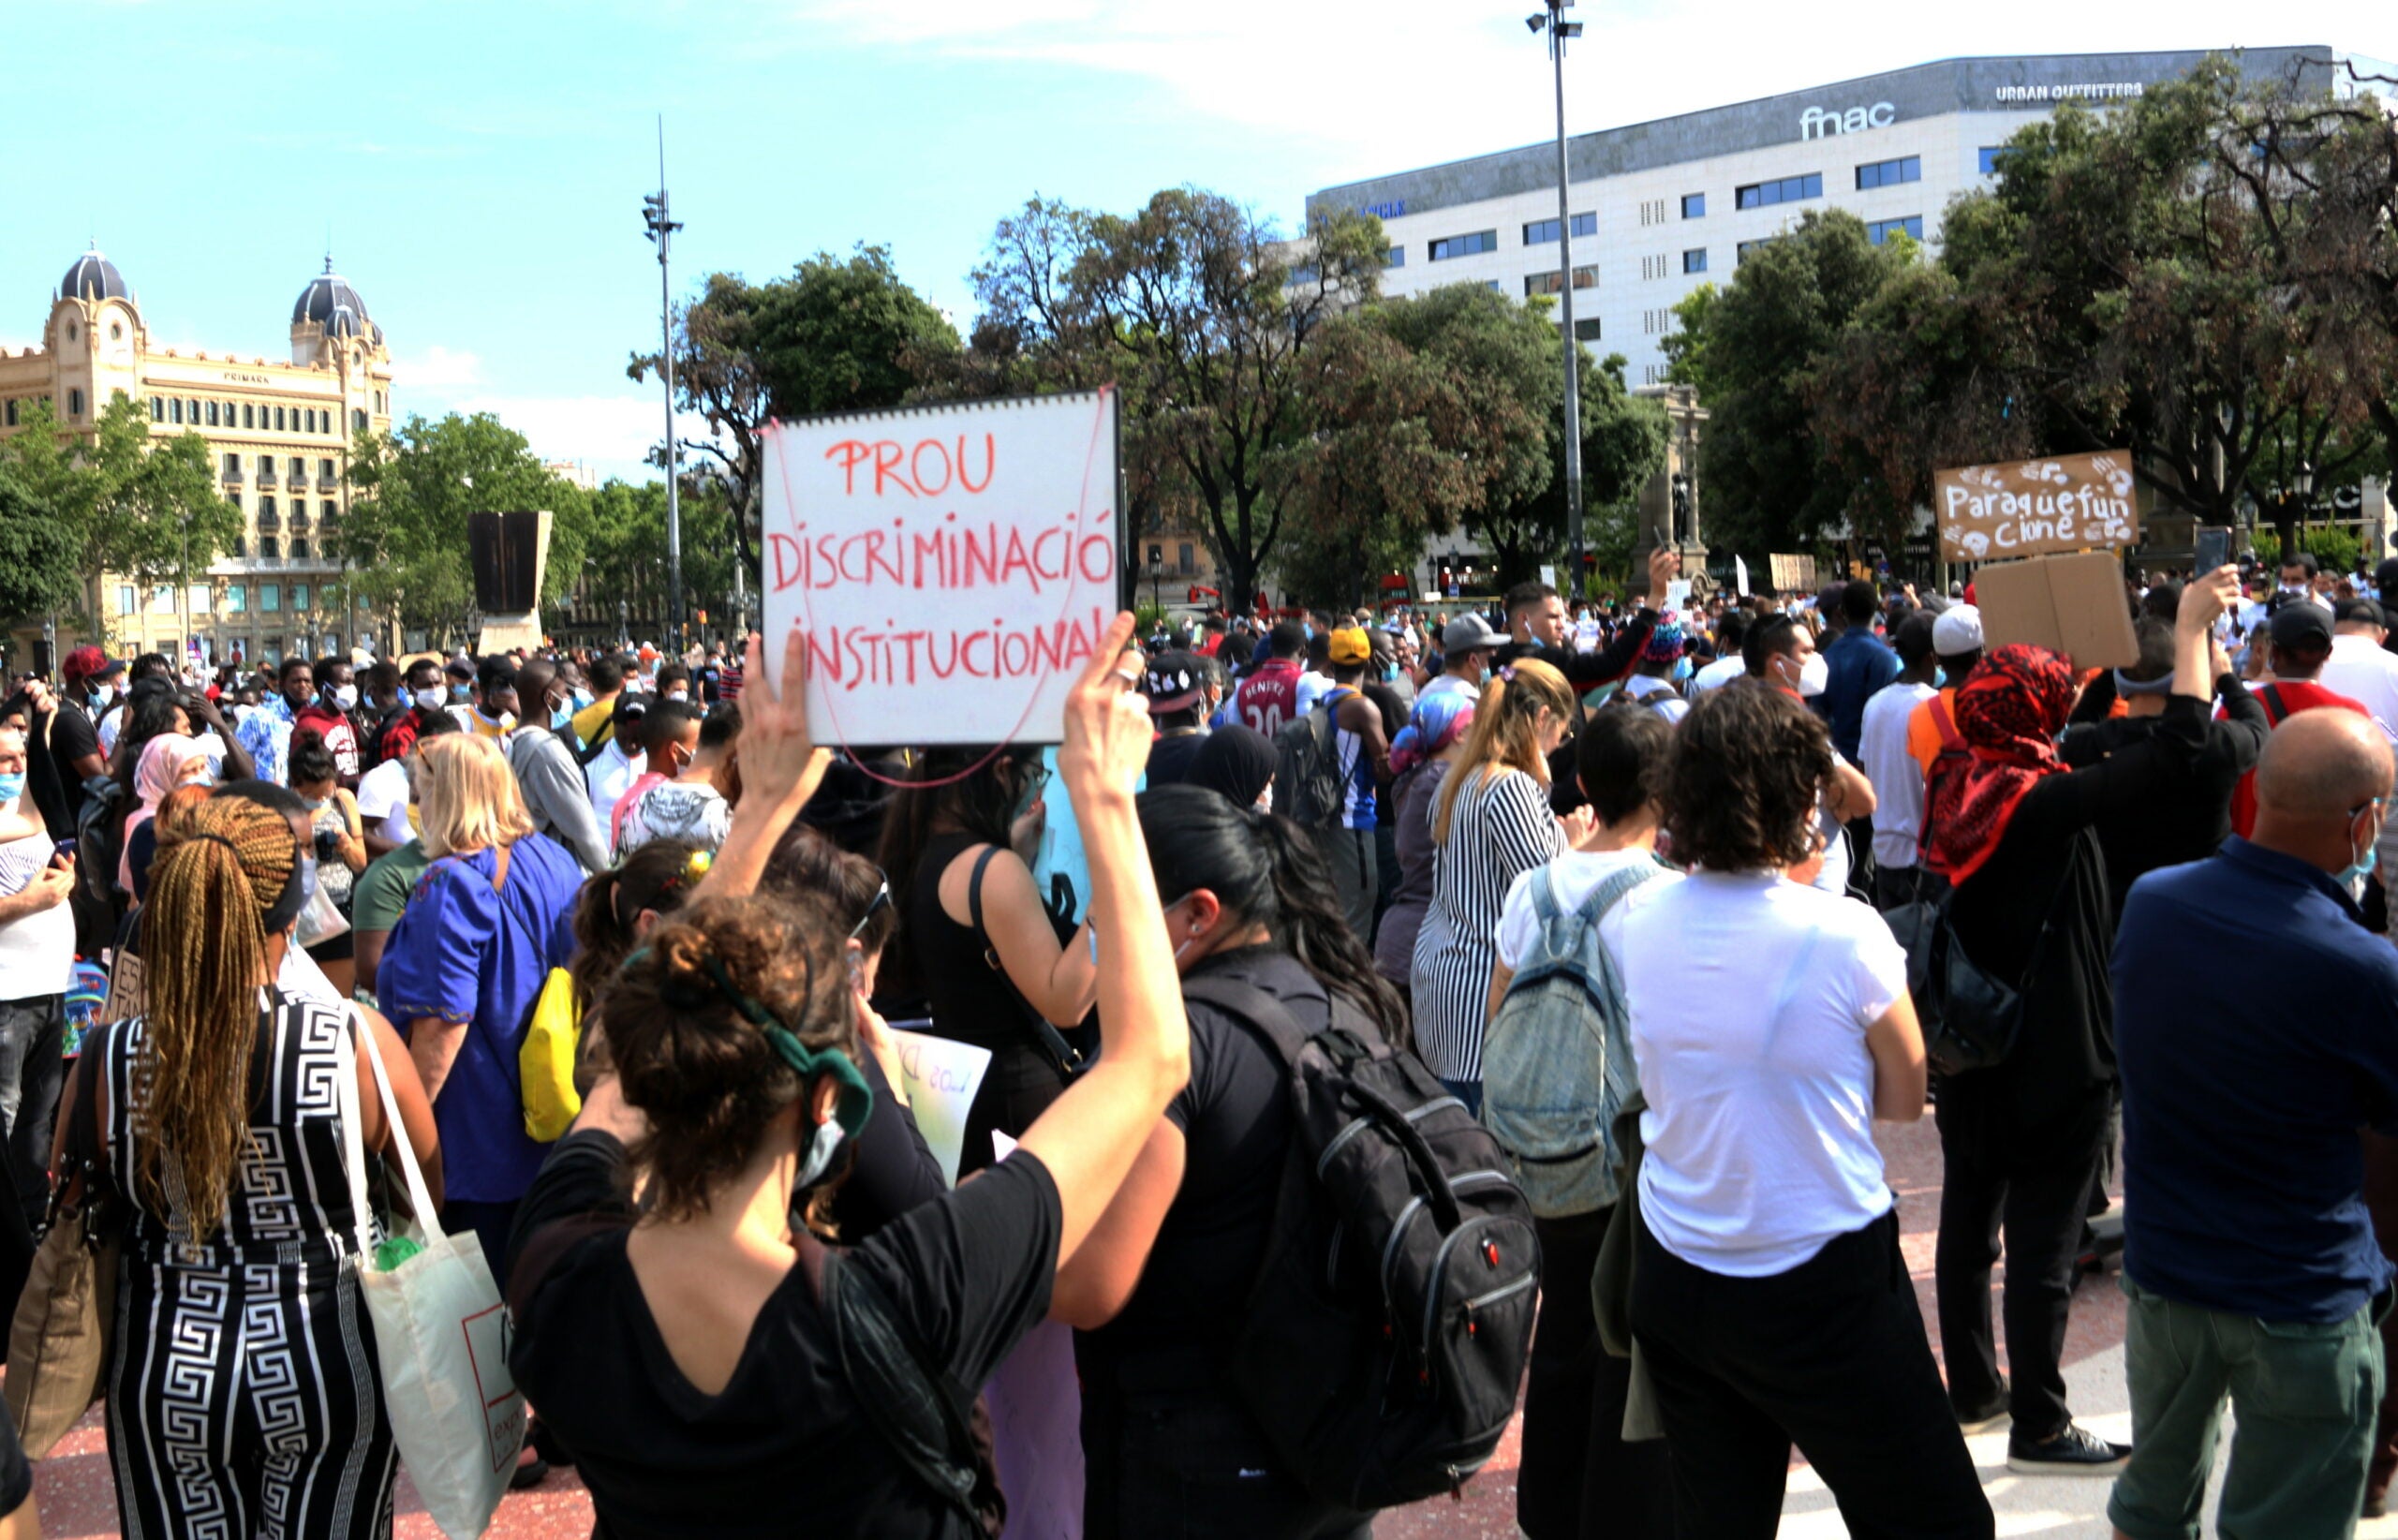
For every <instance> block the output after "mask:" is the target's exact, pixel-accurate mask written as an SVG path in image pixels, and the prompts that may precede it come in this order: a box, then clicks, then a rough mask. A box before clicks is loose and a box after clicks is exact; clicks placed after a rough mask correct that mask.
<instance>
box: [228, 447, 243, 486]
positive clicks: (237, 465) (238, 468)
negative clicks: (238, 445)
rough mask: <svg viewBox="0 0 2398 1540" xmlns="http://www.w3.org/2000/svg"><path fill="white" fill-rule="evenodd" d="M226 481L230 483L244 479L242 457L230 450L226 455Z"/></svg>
mask: <svg viewBox="0 0 2398 1540" xmlns="http://www.w3.org/2000/svg"><path fill="white" fill-rule="evenodd" d="M225 479H226V480H227V481H240V480H241V479H242V457H241V456H240V455H238V454H235V453H233V452H231V451H227V452H226V454H225Z"/></svg>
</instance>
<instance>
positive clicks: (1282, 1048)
mask: <svg viewBox="0 0 2398 1540" xmlns="http://www.w3.org/2000/svg"><path fill="white" fill-rule="evenodd" d="M1182 998H1183V999H1184V1000H1197V1001H1199V1002H1200V1003H1201V1004H1203V1005H1212V1006H1214V1007H1216V1009H1218V1010H1220V1011H1221V1012H1223V1013H1224V1014H1227V1015H1231V1016H1236V1017H1238V1018H1239V1019H1240V1020H1242V1021H1244V1022H1247V1023H1248V1024H1249V1025H1250V1026H1251V1028H1253V1029H1256V1031H1257V1032H1258V1034H1259V1035H1260V1036H1262V1037H1264V1038H1265V1039H1266V1042H1268V1043H1270V1044H1273V1046H1274V1051H1275V1053H1276V1054H1278V1055H1280V1058H1281V1059H1282V1064H1283V1067H1284V1068H1285V1069H1287V1068H1289V1067H1290V1066H1292V1065H1294V1064H1295V1063H1297V1062H1298V1058H1299V1051H1300V1050H1301V1049H1302V1048H1305V1047H1306V1046H1307V1044H1308V1033H1307V1029H1305V1028H1302V1027H1301V1026H1300V1025H1299V1024H1298V1022H1297V1020H1296V1019H1295V1018H1294V1017H1293V1016H1292V1014H1291V1013H1290V1012H1289V1010H1287V1009H1286V1008H1285V1007H1284V1006H1283V1004H1282V1002H1281V1001H1280V1000H1276V999H1275V998H1274V997H1273V996H1272V995H1269V994H1267V993H1266V991H1265V990H1263V989H1260V988H1259V987H1257V985H1253V984H1250V983H1247V982H1245V981H1243V980H1240V979H1234V978H1225V977H1223V976H1221V975H1217V976H1214V977H1207V978H1196V979H1185V980H1183V981H1182Z"/></svg>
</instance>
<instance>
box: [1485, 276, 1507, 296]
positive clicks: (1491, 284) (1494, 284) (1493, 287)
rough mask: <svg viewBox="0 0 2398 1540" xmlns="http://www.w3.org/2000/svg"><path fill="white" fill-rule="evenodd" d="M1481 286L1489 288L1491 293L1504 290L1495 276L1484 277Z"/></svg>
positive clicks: (1500, 292)
mask: <svg viewBox="0 0 2398 1540" xmlns="http://www.w3.org/2000/svg"><path fill="white" fill-rule="evenodd" d="M1482 287H1483V288H1485V289H1488V290H1490V292H1492V293H1493V294H1503V293H1505V292H1506V289H1503V288H1502V287H1501V285H1500V282H1499V280H1498V279H1496V278H1485V279H1484V280H1483V281H1482Z"/></svg>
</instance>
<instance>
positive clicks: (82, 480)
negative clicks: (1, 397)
mask: <svg viewBox="0 0 2398 1540" xmlns="http://www.w3.org/2000/svg"><path fill="white" fill-rule="evenodd" d="M20 421H21V428H20V431H19V432H17V433H16V434H14V435H13V436H11V437H8V438H6V439H0V476H6V477H7V478H8V479H9V480H11V481H14V483H15V485H16V488H17V491H18V492H19V493H20V494H21V495H22V497H23V498H24V499H25V501H26V503H27V504H28V505H29V506H30V507H31V508H32V509H34V510H36V511H37V512H38V516H39V517H41V518H42V519H44V520H46V521H49V522H51V523H52V524H54V525H55V526H57V528H58V530H59V532H60V533H61V534H62V535H63V537H64V538H65V540H66V541H67V548H68V549H69V550H71V551H72V552H73V553H74V555H75V560H76V562H77V564H78V568H79V570H80V571H81V573H82V574H84V575H86V576H91V577H96V576H97V575H98V574H99V573H102V572H114V573H119V574H121V575H123V576H125V577H127V578H129V579H132V580H133V581H135V582H137V583H140V584H143V585H150V584H156V583H165V582H170V581H171V582H174V583H178V584H181V583H185V582H188V581H189V579H190V576H191V574H193V573H195V572H205V571H206V570H208V568H209V565H210V564H211V563H212V562H214V561H215V559H216V558H217V556H218V555H222V554H224V553H226V552H229V551H230V550H231V549H232V548H233V542H234V541H236V540H239V539H240V538H241V535H242V515H241V511H240V510H238V509H236V508H235V507H234V506H233V505H232V504H230V503H229V502H227V501H226V500H225V499H224V498H223V497H221V496H217V492H216V466H215V460H214V458H213V456H212V455H211V453H210V452H209V448H208V442H207V440H206V439H204V438H202V437H200V436H199V435H198V434H195V433H180V434H176V435H174V436H173V437H162V436H158V435H154V434H153V433H152V432H151V431H150V418H149V414H148V413H147V412H146V411H144V410H143V409H142V407H141V404H140V403H139V402H136V401H134V400H132V399H131V398H129V397H126V396H122V395H120V396H115V397H112V398H111V400H110V402H109V404H108V405H107V406H106V407H102V408H101V410H100V414H99V416H98V418H97V419H96V421H95V422H94V423H93V427H92V431H91V433H90V434H88V435H85V434H80V433H77V432H75V431H73V430H71V429H68V428H66V427H63V426H61V425H60V424H59V422H58V421H57V419H56V418H54V417H52V415H51V410H50V406H49V403H47V402H45V401H32V402H28V403H26V410H25V412H24V414H23V415H22V418H21V420H20ZM34 554H35V553H34V552H33V551H32V549H31V548H30V547H29V548H28V549H27V555H28V556H29V557H31V556H32V555H34ZM79 586H80V585H79ZM35 588H36V589H37V590H38V591H43V592H47V591H48V587H47V580H43V581H41V582H37V584H36V585H35ZM48 607H49V606H47V605H46V606H45V609H47V608H48ZM60 607H61V608H73V609H80V607H81V603H80V600H75V601H70V602H69V603H66V604H62V605H60Z"/></svg>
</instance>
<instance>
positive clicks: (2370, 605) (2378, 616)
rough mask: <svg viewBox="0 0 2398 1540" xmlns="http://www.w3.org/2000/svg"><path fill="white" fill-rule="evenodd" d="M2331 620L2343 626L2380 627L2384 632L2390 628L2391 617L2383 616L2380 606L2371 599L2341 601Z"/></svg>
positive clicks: (2332, 613)
mask: <svg viewBox="0 0 2398 1540" xmlns="http://www.w3.org/2000/svg"><path fill="white" fill-rule="evenodd" d="M2331 618H2332V619H2333V620H2334V621H2336V622H2337V623H2339V624H2340V625H2343V626H2349V625H2360V624H2361V625H2366V626H2374V627H2378V628H2380V629H2384V630H2387V629H2389V628H2390V618H2389V616H2387V615H2383V614H2382V611H2381V606H2380V605H2378V604H2376V603H2375V602H2374V601H2373V600H2369V599H2344V600H2340V603H2339V607H2338V608H2337V609H2334V610H2333V611H2332V612H2331Z"/></svg>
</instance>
